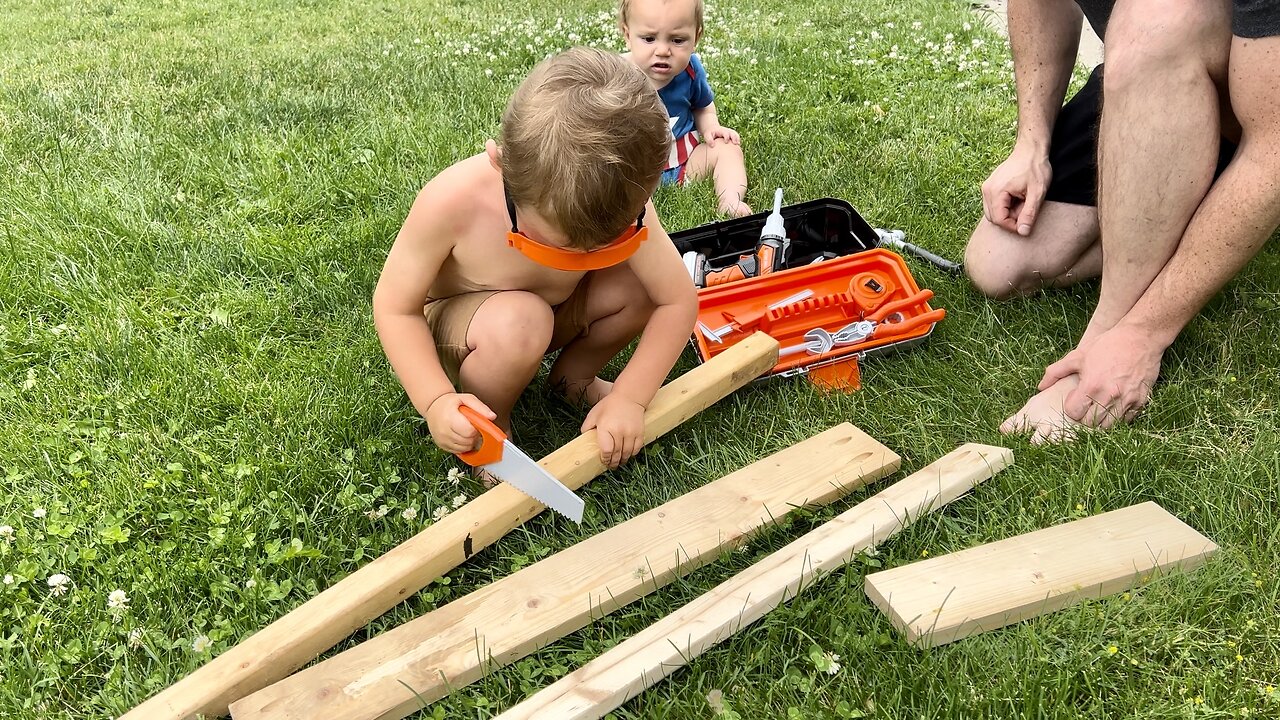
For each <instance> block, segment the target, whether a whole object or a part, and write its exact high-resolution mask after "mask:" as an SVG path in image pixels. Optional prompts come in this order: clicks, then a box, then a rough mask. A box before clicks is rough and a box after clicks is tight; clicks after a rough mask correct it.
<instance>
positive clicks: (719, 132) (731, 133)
mask: <svg viewBox="0 0 1280 720" xmlns="http://www.w3.org/2000/svg"><path fill="white" fill-rule="evenodd" d="M716 140H724V141H725V142H727V143H730V144H733V145H741V144H742V136H741V135H738V131H737V130H734V129H733V128H727V127H725V126H723V125H719V126H717V127H716V128H714V129H713V130H712V131H711V132H710V133H708V135H707V144H708V145H710V146H712V147H715V145H716Z"/></svg>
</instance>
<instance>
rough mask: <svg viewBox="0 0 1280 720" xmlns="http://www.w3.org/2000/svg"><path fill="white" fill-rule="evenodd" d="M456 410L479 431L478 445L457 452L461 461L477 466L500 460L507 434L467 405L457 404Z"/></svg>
mask: <svg viewBox="0 0 1280 720" xmlns="http://www.w3.org/2000/svg"><path fill="white" fill-rule="evenodd" d="M458 412H460V413H462V417H464V418H466V419H467V422H469V423H471V426H472V427H474V428H475V429H476V430H477V431H478V432H479V433H480V447H478V448H476V449H475V450H472V451H471V452H464V453H458V457H459V458H460V459H461V460H462V462H464V463H466V464H468V465H470V466H471V467H477V466H480V465H488V464H490V463H495V462H498V461H499V460H501V459H502V442H503V441H504V440H506V439H507V434H506V433H504V432H502V429H501V428H499V427H498V426H497V425H495V424H494V423H493V421H492V420H490V419H489V418H487V417H485V416H483V415H481V414H480V413H478V412H476V410H475V409H474V408H472V407H470V406H469V405H459V406H458Z"/></svg>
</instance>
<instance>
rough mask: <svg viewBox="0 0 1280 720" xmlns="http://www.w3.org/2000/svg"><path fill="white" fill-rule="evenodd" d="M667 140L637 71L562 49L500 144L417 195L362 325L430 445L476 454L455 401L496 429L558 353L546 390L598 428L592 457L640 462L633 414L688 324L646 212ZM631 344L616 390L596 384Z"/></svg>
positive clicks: (690, 292)
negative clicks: (370, 321)
mask: <svg viewBox="0 0 1280 720" xmlns="http://www.w3.org/2000/svg"><path fill="white" fill-rule="evenodd" d="M670 137H671V136H670V132H669V130H668V125H667V114H666V112H665V111H664V109H663V106H662V102H661V101H660V100H659V99H658V96H657V94H656V93H655V92H654V91H653V89H652V88H651V87H650V85H649V84H648V82H647V81H646V79H645V77H644V75H643V74H642V73H641V72H639V71H637V70H636V68H635V66H633V65H632V64H630V63H628V62H627V61H626V60H625V59H623V58H621V57H619V56H617V55H615V54H612V53H606V52H603V51H599V50H593V49H589V48H575V49H571V50H568V51H566V52H564V53H561V54H559V55H557V56H554V57H552V58H549V59H547V60H545V61H543V62H542V63H541V64H539V65H538V66H537V67H535V68H534V69H533V71H532V72H531V73H530V74H529V76H528V77H527V78H526V79H525V81H524V82H523V83H521V85H520V87H518V88H517V89H516V91H515V93H514V95H513V96H512V97H511V100H510V102H509V103H508V105H507V108H506V111H505V112H504V113H503V115H502V132H501V145H498V144H496V143H494V142H493V141H492V140H491V141H489V142H488V143H486V146H485V151H484V152H483V153H481V154H479V155H475V156H473V157H470V158H467V159H465V160H462V161H460V162H458V163H455V164H454V165H452V166H450V167H449V168H447V169H445V170H444V171H443V172H441V173H440V174H439V175H437V176H436V177H435V178H434V179H432V180H431V181H430V182H429V183H427V185H426V186H425V187H424V188H423V189H422V191H421V192H420V193H419V194H418V197H417V199H416V200H415V201H414V203H413V207H412V208H411V209H410V211H409V215H408V217H407V218H406V219H405V221H404V225H403V227H402V228H401V229H400V233H399V234H398V235H397V237H396V240H395V243H394V245H393V246H392V248H391V251H390V253H389V254H388V256H387V261H386V264H385V266H384V267H383V270H382V275H381V277H380V278H379V280H378V286H377V289H376V290H375V292H374V297H373V316H374V323H375V325H376V327H377V330H378V337H379V338H380V339H381V341H382V346H383V349H384V351H385V352H386V354H387V359H388V360H389V361H390V363H391V367H392V368H393V369H394V370H395V373H396V375H397V376H398V377H399V378H400V382H401V383H402V384H403V385H404V388H405V391H406V392H407V393H408V395H409V399H410V401H411V402H412V403H413V405H414V407H415V408H417V410H418V412H420V413H421V414H422V416H423V417H424V418H426V421H427V426H428V428H429V429H430V431H431V437H432V439H433V440H434V441H435V442H436V444H437V445H439V446H440V447H441V448H443V449H444V450H446V451H448V452H452V453H460V452H466V451H468V450H471V449H472V448H473V447H474V446H475V443H476V442H477V440H478V435H477V433H476V430H475V428H473V427H472V426H471V423H470V422H468V421H467V419H466V418H465V417H464V416H463V415H462V413H460V412H459V410H458V408H459V406H461V405H468V406H470V407H471V408H474V409H475V410H477V411H478V412H480V413H481V414H483V415H485V416H487V417H489V418H490V419H492V420H494V422H496V423H497V424H498V425H499V426H500V427H502V428H503V429H504V430H506V431H508V432H509V431H510V424H511V418H510V415H511V410H512V407H513V406H514V405H515V402H516V399H517V398H518V397H519V395H520V393H521V392H522V391H523V390H524V388H525V387H526V386H527V385H528V384H529V382H530V381H531V380H532V379H533V377H534V375H535V374H536V373H537V371H538V369H539V366H540V364H541V361H542V357H543V356H544V355H545V354H546V353H548V352H551V351H554V350H557V349H558V350H560V354H559V356H558V357H557V359H556V361H555V363H554V364H553V365H552V367H551V371H550V376H549V381H550V383H551V385H552V387H554V388H557V389H559V390H560V391H561V392H563V393H565V394H566V395H568V396H569V397H571V398H573V399H581V400H582V401H584V402H585V403H586V404H588V405H590V406H592V407H591V410H590V411H589V412H588V413H587V417H586V420H585V421H584V422H583V424H582V431H583V432H586V431H587V430H589V429H591V428H595V429H597V430H598V431H599V438H600V454H601V460H602V461H603V462H604V463H605V464H606V465H608V466H609V467H617V466H618V465H619V464H621V463H622V462H624V461H626V460H627V459H629V458H630V457H632V456H633V455H635V454H636V452H638V451H639V449H640V447H641V445H642V443H643V439H644V411H645V408H646V407H647V406H648V404H649V402H650V401H651V400H652V399H653V396H654V394H655V393H656V392H657V390H658V388H659V387H660V386H661V384H662V382H663V380H664V379H665V378H666V375H667V373H668V372H669V371H670V370H671V367H672V366H673V365H674V364H675V361H676V359H677V358H678V357H679V355H680V353H681V351H682V350H683V348H684V345H685V343H686V342H687V340H688V337H689V334H690V332H691V331H692V329H693V323H694V318H695V315H696V313H697V296H696V294H695V291H694V288H693V285H692V283H691V282H690V281H689V275H688V273H687V272H685V269H684V263H683V262H682V261H681V259H680V255H679V253H677V252H676V249H675V246H674V245H672V243H671V240H670V238H669V237H668V236H667V234H666V232H665V231H663V229H662V225H661V223H660V222H659V221H658V217H657V213H656V211H655V210H654V209H653V205H652V203H650V202H649V197H650V195H652V193H653V191H654V189H655V188H656V187H657V185H658V181H659V177H660V175H661V174H662V169H663V168H662V166H663V158H665V157H666V154H667V152H666V151H667V147H668V145H669V143H670ZM646 237H647V239H646ZM642 332H643V334H641V333H642ZM637 335H641V337H640V342H639V344H638V346H637V347H636V349H635V352H634V354H633V355H632V357H631V360H630V361H629V362H628V363H627V364H626V367H625V368H623V370H622V372H621V373H620V374H619V375H618V378H617V380H616V381H614V382H613V383H609V382H606V381H604V380H602V379H600V378H599V377H597V373H599V372H600V370H601V368H603V367H604V366H605V364H606V363H608V362H609V361H610V360H611V359H612V358H613V357H614V356H615V355H617V354H618V352H619V351H621V350H622V349H623V348H624V347H626V346H627V345H628V344H629V343H630V342H631V340H632V339H634V338H635V337H636V336H637ZM455 385H456V386H457V388H455Z"/></svg>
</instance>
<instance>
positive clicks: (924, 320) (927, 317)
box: [876, 308, 947, 335]
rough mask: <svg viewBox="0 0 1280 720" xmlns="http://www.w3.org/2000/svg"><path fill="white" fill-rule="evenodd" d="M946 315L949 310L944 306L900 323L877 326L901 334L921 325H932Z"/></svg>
mask: <svg viewBox="0 0 1280 720" xmlns="http://www.w3.org/2000/svg"><path fill="white" fill-rule="evenodd" d="M946 316H947V311H946V310H943V309H942V308H938V309H937V310H930V311H929V312H927V313H925V314H923V315H917V316H915V317H910V318H907V319H906V320H903V321H902V322H900V323H891V324H889V325H877V326H876V327H877V328H885V329H886V330H890V331H892V332H893V334H895V335H901V334H903V333H908V332H911V331H912V330H915V329H916V328H918V327H920V326H921V325H930V324H933V323H936V322H938V321H939V320H941V319H942V318H944V317H946Z"/></svg>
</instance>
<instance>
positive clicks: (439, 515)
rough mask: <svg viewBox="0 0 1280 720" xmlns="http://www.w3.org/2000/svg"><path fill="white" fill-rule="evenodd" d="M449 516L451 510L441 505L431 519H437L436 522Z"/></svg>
mask: <svg viewBox="0 0 1280 720" xmlns="http://www.w3.org/2000/svg"><path fill="white" fill-rule="evenodd" d="M448 514H449V508H447V507H445V506H443V505H441V506H440V507H438V508H436V511H435V512H433V513H431V517H433V518H435V519H436V520H442V519H443V518H444V516H445V515H448Z"/></svg>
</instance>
